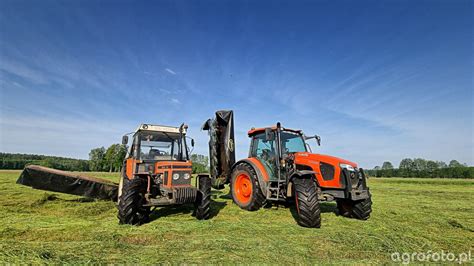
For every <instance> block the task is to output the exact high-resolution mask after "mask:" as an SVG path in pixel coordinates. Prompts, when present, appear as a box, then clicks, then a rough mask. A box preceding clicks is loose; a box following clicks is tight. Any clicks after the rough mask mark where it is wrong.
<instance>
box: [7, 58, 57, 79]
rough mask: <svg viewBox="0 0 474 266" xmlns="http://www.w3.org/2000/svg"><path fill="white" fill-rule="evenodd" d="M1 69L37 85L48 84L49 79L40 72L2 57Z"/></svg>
mask: <svg viewBox="0 0 474 266" xmlns="http://www.w3.org/2000/svg"><path fill="white" fill-rule="evenodd" d="M0 69H1V70H3V71H5V72H8V73H9V74H12V75H15V76H18V77H21V78H24V79H26V80H27V81H29V82H32V83H36V84H47V83H49V81H48V79H47V78H46V77H45V76H44V75H43V74H42V73H41V72H39V71H36V70H34V69H32V68H30V67H28V66H26V65H23V64H21V63H18V62H12V61H10V60H7V59H6V58H4V57H2V58H1V60H0Z"/></svg>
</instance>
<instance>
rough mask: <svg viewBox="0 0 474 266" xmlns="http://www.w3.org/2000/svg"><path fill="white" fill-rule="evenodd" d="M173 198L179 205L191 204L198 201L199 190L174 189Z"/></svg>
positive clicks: (193, 188) (192, 188)
mask: <svg viewBox="0 0 474 266" xmlns="http://www.w3.org/2000/svg"><path fill="white" fill-rule="evenodd" d="M173 192H174V193H173V194H174V195H173V196H174V199H175V202H176V203H177V204H182V203H191V202H194V201H196V193H197V189H196V188H195V187H180V188H174V190H173Z"/></svg>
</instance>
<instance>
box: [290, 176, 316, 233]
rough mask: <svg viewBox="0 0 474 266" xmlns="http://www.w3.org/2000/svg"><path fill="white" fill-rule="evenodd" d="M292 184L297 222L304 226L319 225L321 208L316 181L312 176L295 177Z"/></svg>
mask: <svg viewBox="0 0 474 266" xmlns="http://www.w3.org/2000/svg"><path fill="white" fill-rule="evenodd" d="M293 186H294V192H295V193H294V195H295V203H296V210H297V212H298V219H297V222H298V224H299V225H301V226H304V227H316V228H319V227H321V209H320V207H319V200H318V190H317V185H316V182H314V180H313V179H312V178H295V179H293Z"/></svg>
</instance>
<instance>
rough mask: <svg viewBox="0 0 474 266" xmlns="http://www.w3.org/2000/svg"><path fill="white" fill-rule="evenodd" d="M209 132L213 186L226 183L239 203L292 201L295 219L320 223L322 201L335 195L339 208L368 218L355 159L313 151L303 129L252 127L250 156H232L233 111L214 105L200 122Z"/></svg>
mask: <svg viewBox="0 0 474 266" xmlns="http://www.w3.org/2000/svg"><path fill="white" fill-rule="evenodd" d="M203 129H204V130H209V133H210V142H209V145H210V158H211V177H212V185H213V187H215V188H217V189H219V188H222V187H223V185H224V184H230V189H231V193H232V198H233V200H234V202H235V203H236V204H237V205H238V206H239V207H240V208H242V209H245V210H249V211H255V210H258V209H259V208H260V207H262V206H263V205H264V204H266V203H271V202H281V201H294V202H295V205H296V210H297V222H298V224H300V225H301V226H304V227H320V226H321V210H320V206H319V203H320V202H321V201H334V200H335V201H336V202H337V207H338V210H339V213H340V214H341V215H344V216H347V217H353V218H357V219H361V220H366V219H368V218H369V216H370V213H371V211H372V201H371V195H370V192H369V188H368V187H367V183H366V177H365V175H364V171H363V170H362V169H361V168H358V167H357V164H356V163H353V162H350V161H347V160H344V159H340V158H337V157H333V156H328V155H322V154H314V153H311V151H310V148H309V145H308V143H307V142H306V141H307V140H309V139H313V138H314V139H316V141H317V143H318V145H320V141H321V139H320V137H319V136H310V137H308V136H305V135H304V134H303V132H302V131H301V130H294V129H288V128H284V127H282V126H281V125H280V123H277V124H276V126H273V127H268V128H252V129H251V130H250V131H249V132H248V136H249V137H250V138H251V143H250V152H249V158H246V159H242V160H240V161H237V162H235V155H234V134H233V113H232V111H218V112H216V118H215V119H209V120H208V121H207V122H206V123H205V124H204V127H203Z"/></svg>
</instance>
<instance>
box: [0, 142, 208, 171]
mask: <svg viewBox="0 0 474 266" xmlns="http://www.w3.org/2000/svg"><path fill="white" fill-rule="evenodd" d="M126 154H127V148H126V147H125V146H124V145H121V144H112V145H110V146H109V147H108V148H107V149H106V148H105V147H99V148H94V149H92V150H91V151H90V152H89V160H81V159H73V158H64V157H58V156H47V155H36V154H17V153H0V169H23V168H25V166H27V165H30V164H35V165H41V166H45V167H50V168H54V169H59V170H64V171H81V172H87V171H94V172H120V171H121V170H122V166H123V160H124V159H125V156H126ZM191 160H192V162H193V173H206V172H208V171H209V170H208V164H209V158H208V157H207V156H205V155H201V154H192V155H191Z"/></svg>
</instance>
